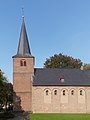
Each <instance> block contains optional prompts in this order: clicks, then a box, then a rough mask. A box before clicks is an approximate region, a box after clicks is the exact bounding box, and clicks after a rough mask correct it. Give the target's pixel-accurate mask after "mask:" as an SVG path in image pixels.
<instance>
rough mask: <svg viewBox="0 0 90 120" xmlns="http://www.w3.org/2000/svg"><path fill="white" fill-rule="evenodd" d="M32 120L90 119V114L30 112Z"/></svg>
mask: <svg viewBox="0 0 90 120" xmlns="http://www.w3.org/2000/svg"><path fill="white" fill-rule="evenodd" d="M30 120H90V114H30Z"/></svg>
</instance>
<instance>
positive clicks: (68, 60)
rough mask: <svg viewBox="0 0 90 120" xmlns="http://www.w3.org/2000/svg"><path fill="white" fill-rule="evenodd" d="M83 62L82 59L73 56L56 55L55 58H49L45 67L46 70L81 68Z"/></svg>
mask: <svg viewBox="0 0 90 120" xmlns="http://www.w3.org/2000/svg"><path fill="white" fill-rule="evenodd" d="M81 66H82V62H81V60H80V59H74V58H73V57H71V56H67V55H63V54H61V53H60V54H59V55H57V54H55V55H54V56H52V57H50V58H47V59H46V61H45V63H44V67H45V68H80V67H81Z"/></svg>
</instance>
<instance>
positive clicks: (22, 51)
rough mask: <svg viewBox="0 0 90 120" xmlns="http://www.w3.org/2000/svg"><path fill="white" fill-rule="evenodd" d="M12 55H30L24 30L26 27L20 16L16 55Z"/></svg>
mask: <svg viewBox="0 0 90 120" xmlns="http://www.w3.org/2000/svg"><path fill="white" fill-rule="evenodd" d="M14 57H32V55H31V52H30V47H29V42H28V37H27V32H26V27H25V23H24V17H22V26H21V33H20V39H19V45H18V51H17V55H15V56H14Z"/></svg>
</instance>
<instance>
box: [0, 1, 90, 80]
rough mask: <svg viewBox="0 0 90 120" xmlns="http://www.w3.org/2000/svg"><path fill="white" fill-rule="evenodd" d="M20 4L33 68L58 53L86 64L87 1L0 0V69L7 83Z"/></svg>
mask: <svg viewBox="0 0 90 120" xmlns="http://www.w3.org/2000/svg"><path fill="white" fill-rule="evenodd" d="M22 7H23V8H24V17H25V25H26V30H27V34H28V39H29V44H30V49H31V53H32V55H33V56H35V67H40V68H42V67H43V64H44V62H45V60H46V58H49V57H50V56H53V55H54V54H59V53H63V54H64V55H70V56H72V57H74V58H77V59H78V58H79V59H80V60H81V61H82V62H83V63H90V0H0V68H1V69H2V70H3V72H4V73H5V75H6V77H7V78H8V80H9V82H12V78H13V77H12V73H13V71H12V70H13V68H12V56H13V55H15V54H16V53H17V48H18V42H19V37H20V30H21V24H22Z"/></svg>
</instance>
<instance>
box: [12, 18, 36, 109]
mask: <svg viewBox="0 0 90 120" xmlns="http://www.w3.org/2000/svg"><path fill="white" fill-rule="evenodd" d="M33 75H34V57H33V56H32V55H31V52H30V47H29V42H28V37H27V32H26V27H25V23H24V17H22V27H21V33H20V39H19V45H18V51H17V54H16V55H15V56H13V89H14V110H15V111H20V110H24V111H32V76H33Z"/></svg>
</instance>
